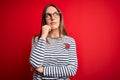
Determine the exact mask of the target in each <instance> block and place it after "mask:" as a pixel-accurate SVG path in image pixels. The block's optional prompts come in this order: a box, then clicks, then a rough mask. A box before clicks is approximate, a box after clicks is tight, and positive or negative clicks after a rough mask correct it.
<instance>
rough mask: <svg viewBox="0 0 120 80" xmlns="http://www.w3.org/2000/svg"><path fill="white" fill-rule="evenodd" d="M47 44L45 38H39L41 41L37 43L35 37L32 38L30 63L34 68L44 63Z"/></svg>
mask: <svg viewBox="0 0 120 80" xmlns="http://www.w3.org/2000/svg"><path fill="white" fill-rule="evenodd" d="M45 44H46V41H45V39H39V41H38V42H37V43H36V45H35V43H34V42H33V38H32V49H31V55H30V63H31V65H32V66H33V67H34V68H37V67H40V66H42V65H43V58H44V53H45V51H44V50H45Z"/></svg>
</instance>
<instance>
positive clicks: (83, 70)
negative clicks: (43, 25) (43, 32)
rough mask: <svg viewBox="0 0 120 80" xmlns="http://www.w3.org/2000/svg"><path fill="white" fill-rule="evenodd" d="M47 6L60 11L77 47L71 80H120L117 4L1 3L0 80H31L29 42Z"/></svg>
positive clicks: (72, 0) (69, 0) (75, 0)
mask: <svg viewBox="0 0 120 80" xmlns="http://www.w3.org/2000/svg"><path fill="white" fill-rule="evenodd" d="M48 3H54V4H55V5H57V6H58V7H59V8H60V9H61V11H62V13H63V16H64V23H65V26H66V30H67V31H68V33H69V35H70V36H72V37H74V38H75V40H76V43H77V55H78V62H79V65H78V71H77V74H76V76H74V77H71V80H120V1H119V0H118V1H117V0H27V1H25V0H1V1H0V54H1V55H0V80H32V72H31V71H30V64H29V55H30V50H31V38H32V36H34V35H35V34H38V33H39V30H40V22H41V13H42V10H43V8H44V7H45V5H46V4H48Z"/></svg>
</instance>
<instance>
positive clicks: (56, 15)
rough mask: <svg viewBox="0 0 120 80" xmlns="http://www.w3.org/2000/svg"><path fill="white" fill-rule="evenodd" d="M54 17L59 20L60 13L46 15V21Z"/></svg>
mask: <svg viewBox="0 0 120 80" xmlns="http://www.w3.org/2000/svg"><path fill="white" fill-rule="evenodd" d="M52 15H53V16H54V17H55V18H58V17H59V15H60V13H59V12H54V13H53V14H50V13H46V14H45V18H46V19H50V18H51V17H52Z"/></svg>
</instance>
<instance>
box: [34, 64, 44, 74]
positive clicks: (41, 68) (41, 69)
mask: <svg viewBox="0 0 120 80" xmlns="http://www.w3.org/2000/svg"><path fill="white" fill-rule="evenodd" d="M36 71H38V72H40V73H43V71H44V67H43V66H41V67H39V68H36Z"/></svg>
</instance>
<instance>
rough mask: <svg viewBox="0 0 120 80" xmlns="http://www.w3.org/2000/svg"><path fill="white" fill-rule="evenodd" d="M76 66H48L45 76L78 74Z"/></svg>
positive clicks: (45, 68) (45, 69)
mask: <svg viewBox="0 0 120 80" xmlns="http://www.w3.org/2000/svg"><path fill="white" fill-rule="evenodd" d="M76 69H77V68H76V66H70V65H68V66H64V65H61V66H47V67H44V72H43V75H44V76H48V77H68V76H74V75H75V74H76Z"/></svg>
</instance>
